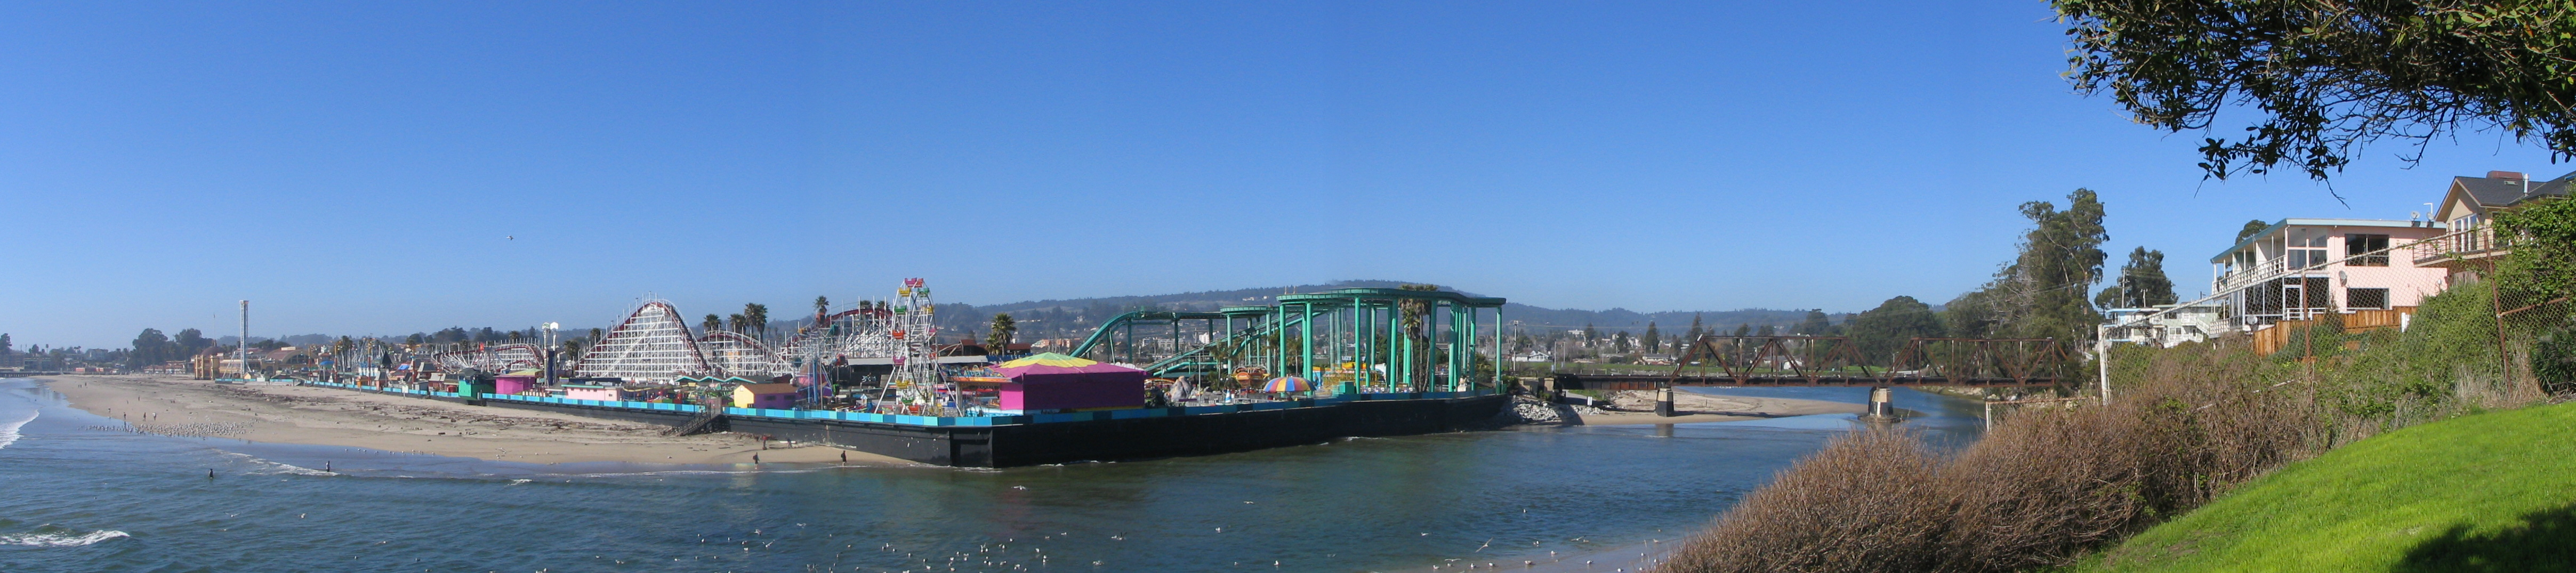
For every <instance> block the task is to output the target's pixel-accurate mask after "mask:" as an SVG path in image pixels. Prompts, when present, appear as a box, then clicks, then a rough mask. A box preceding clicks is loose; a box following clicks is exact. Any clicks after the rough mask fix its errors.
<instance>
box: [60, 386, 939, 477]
mask: <svg viewBox="0 0 2576 573" xmlns="http://www.w3.org/2000/svg"><path fill="white" fill-rule="evenodd" d="M37 380H40V381H43V382H44V383H45V385H46V386H47V387H48V388H51V389H53V390H54V391H55V392H59V393H61V394H62V395H63V396H65V397H67V398H69V399H70V400H71V405H72V407H75V408H79V409H81V410H83V411H87V412H89V413H92V414H97V415H100V416H105V417H108V418H114V419H118V420H123V421H125V422H126V423H127V424H131V425H132V426H133V428H134V430H135V431H140V432H146V433H154V434H165V435H175V436H198V437H219V438H236V439H243V440H250V441H255V442H277V443H290V444H315V445H329V446H349V447H360V448H368V449H375V450H384V451H390V452H408V453H421V454H433V455H441V456H454V457H466V458H476V459H484V460H497V461H511V462H526V463H540V464H556V463H577V462H631V463H664V464H735V463H750V462H751V461H752V457H753V456H755V455H757V456H759V458H760V460H759V461H761V462H763V463H841V462H842V461H843V456H844V455H846V456H847V461H848V462H849V463H851V464H870V465H914V462H910V461H905V460H901V459H897V458H891V457H886V456H880V455H876V454H870V453H866V452H859V451H852V450H843V449H839V448H832V447H824V446H794V447H790V445H788V444H783V443H779V442H771V443H770V448H769V449H766V450H764V449H762V448H761V443H760V441H759V440H757V439H754V438H752V437H749V436H744V435H739V434H700V435H695V436H678V437H674V436H664V435H662V434H661V431H662V430H663V429H664V428H663V427H661V426H655V425H650V424H638V423H631V422H619V421H614V420H602V419H596V418H584V417H580V416H573V415H569V414H557V413H552V412H539V411H533V410H517V409H509V408H490V407H478V406H466V405H461V404H451V403H447V402H440V401H436V400H424V399H420V398H411V397H405V396H388V395H383V394H372V393H366V392H355V391H350V390H341V389H336V388H323V387H314V386H243V385H229V384H225V385H219V384H215V383H212V382H206V381H200V380H189V379H185V378H175V377H155V376H135V375H124V376H48V377H44V378H38V379H37Z"/></svg>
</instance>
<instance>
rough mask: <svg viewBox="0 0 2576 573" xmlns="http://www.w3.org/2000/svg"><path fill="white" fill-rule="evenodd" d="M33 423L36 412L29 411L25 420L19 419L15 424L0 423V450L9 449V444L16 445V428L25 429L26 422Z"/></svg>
mask: <svg viewBox="0 0 2576 573" xmlns="http://www.w3.org/2000/svg"><path fill="white" fill-rule="evenodd" d="M33 421H36V411H35V410H33V409H30V410H27V417H25V418H21V419H19V420H18V421H15V422H7V423H0V448H6V447H9V444H15V443H18V428H21V427H25V426H26V425H27V423H28V422H33Z"/></svg>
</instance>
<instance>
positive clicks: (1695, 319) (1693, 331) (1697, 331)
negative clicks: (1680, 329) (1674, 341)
mask: <svg viewBox="0 0 2576 573" xmlns="http://www.w3.org/2000/svg"><path fill="white" fill-rule="evenodd" d="M1706 334H1708V328H1707V327H1703V326H1700V322H1699V313H1696V312H1694V313H1691V326H1690V332H1689V334H1688V335H1687V337H1688V338H1689V339H1690V340H1693V341H1697V340H1699V337H1700V336H1703V335H1706Z"/></svg>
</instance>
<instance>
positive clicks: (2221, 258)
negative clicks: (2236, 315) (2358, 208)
mask: <svg viewBox="0 0 2576 573" xmlns="http://www.w3.org/2000/svg"><path fill="white" fill-rule="evenodd" d="M2291 225H2298V226H2301V227H2395V228H2401V229H2402V228H2417V229H2423V228H2432V229H2440V228H2442V223H2440V222H2438V221H2436V222H2431V223H2429V224H2428V223H2427V222H2424V221H2398V220H2392V219H2302V218H2295V217H2294V218H2289V219H2282V220H2280V221H2278V222H2274V223H2272V226H2270V227H2264V228H2263V230H2262V231H2260V232H2256V233H2254V234H2253V235H2250V236H2247V237H2245V240H2242V241H2237V242H2236V244H2233V245H2228V246H2227V250H2223V251H2219V252H2218V255H2217V256H2213V257H2210V258H2209V262H2211V263H2223V262H2227V256H2228V255H2230V254H2234V253H2235V252H2236V251H2238V250H2240V249H2244V248H2245V246H2246V245H2251V244H2254V242H2255V241H2260V240H2263V238H2264V237H2269V236H2272V234H2273V233H2278V232H2281V229H2282V228H2283V227H2288V226H2291Z"/></svg>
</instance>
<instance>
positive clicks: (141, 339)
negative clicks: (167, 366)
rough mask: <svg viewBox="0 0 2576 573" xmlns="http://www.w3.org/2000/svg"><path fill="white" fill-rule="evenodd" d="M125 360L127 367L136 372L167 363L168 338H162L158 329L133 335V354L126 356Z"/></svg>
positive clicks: (168, 358)
mask: <svg viewBox="0 0 2576 573" xmlns="http://www.w3.org/2000/svg"><path fill="white" fill-rule="evenodd" d="M126 360H127V365H128V366H133V367H134V368H135V369H138V370H140V369H142V368H143V367H146V366H152V365H155V364H160V363H163V362H169V361H170V338H169V337H167V336H162V335H161V330H160V329H156V328H146V329H143V333H142V334H137V335H134V352H133V353H132V354H128V355H127V357H126Z"/></svg>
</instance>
